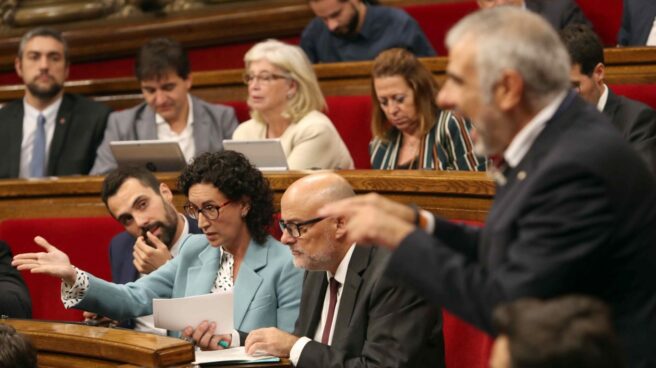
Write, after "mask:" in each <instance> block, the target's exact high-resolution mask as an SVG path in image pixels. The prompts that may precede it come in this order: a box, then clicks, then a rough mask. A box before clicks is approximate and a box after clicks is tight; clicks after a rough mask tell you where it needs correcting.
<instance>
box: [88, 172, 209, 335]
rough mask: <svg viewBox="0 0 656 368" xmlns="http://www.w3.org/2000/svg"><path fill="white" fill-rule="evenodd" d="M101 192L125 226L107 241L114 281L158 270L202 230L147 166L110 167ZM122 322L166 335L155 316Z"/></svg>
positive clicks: (112, 211) (136, 328) (125, 325)
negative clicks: (175, 202) (186, 239)
mask: <svg viewBox="0 0 656 368" xmlns="http://www.w3.org/2000/svg"><path fill="white" fill-rule="evenodd" d="M101 196H102V201H103V203H105V206H106V207H107V210H108V211H109V213H110V214H111V215H112V216H113V217H114V218H115V219H116V220H117V221H118V222H120V223H121V225H123V227H124V228H125V231H124V232H122V233H120V234H118V235H116V236H114V238H112V240H111V242H110V245H109V258H110V262H111V267H112V282H114V283H117V284H126V283H128V282H132V281H136V280H137V279H139V277H141V276H143V275H146V274H149V273H151V272H152V271H154V270H156V269H158V268H159V267H161V266H162V265H164V264H165V263H166V262H167V261H168V260H169V259H171V258H173V257H175V256H176V255H177V254H178V252H179V251H180V245H181V244H182V240H183V239H184V238H185V237H186V235H187V234H200V233H201V231H200V229H199V228H198V222H197V221H196V220H194V219H191V218H188V217H186V216H183V215H182V214H181V213H179V212H178V211H177V210H176V209H175V206H174V205H173V193H172V192H171V189H169V187H168V186H167V185H166V184H164V183H160V182H159V181H158V180H157V178H156V177H155V176H154V175H153V174H152V173H151V172H150V171H148V170H147V169H145V168H140V167H131V168H125V169H116V170H114V171H112V172H110V173H109V174H108V175H107V177H106V178H105V181H104V182H103V186H102V193H101ZM85 316H87V317H92V315H90V314H85ZM123 327H130V328H134V329H135V330H137V331H143V332H151V333H157V334H160V335H166V330H164V329H157V328H155V327H154V326H153V320H152V316H143V317H138V318H136V319H134V320H132V321H124V323H123Z"/></svg>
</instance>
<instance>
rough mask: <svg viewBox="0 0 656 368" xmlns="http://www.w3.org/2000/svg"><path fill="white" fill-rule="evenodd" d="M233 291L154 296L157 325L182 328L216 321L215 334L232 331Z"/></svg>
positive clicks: (173, 328)
mask: <svg viewBox="0 0 656 368" xmlns="http://www.w3.org/2000/svg"><path fill="white" fill-rule="evenodd" d="M232 300H233V294H232V291H225V292H217V293H212V294H205V295H198V296H188V297H184V298H174V299H153V319H154V321H155V327H159V328H165V329H167V330H171V331H180V330H182V329H184V328H185V327H187V326H191V327H194V328H196V326H198V325H199V324H200V323H201V322H203V321H208V322H215V323H216V331H214V334H216V335H221V334H229V333H231V332H232V329H233V322H232Z"/></svg>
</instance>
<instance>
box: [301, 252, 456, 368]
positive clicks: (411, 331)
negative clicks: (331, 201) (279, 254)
mask: <svg viewBox="0 0 656 368" xmlns="http://www.w3.org/2000/svg"><path fill="white" fill-rule="evenodd" d="M388 258H389V252H387V251H385V250H383V249H376V248H363V247H356V248H355V250H354V251H353V255H352V257H351V261H350V263H349V266H348V271H347V274H346V280H345V282H344V284H345V285H343V286H342V288H343V291H342V297H341V300H340V304H339V310H338V313H337V316H336V322H335V323H336V325H335V328H334V332H333V340H332V345H331V346H328V345H324V344H321V343H319V342H316V341H311V342H309V343H308V344H307V345H305V348H304V349H303V353H302V354H301V357H300V359H299V362H298V365H297V367H299V368H302V367H311V368H314V367H443V366H444V349H443V341H442V322H441V313H440V310H439V308H436V307H431V306H429V305H428V304H427V303H426V301H425V300H424V299H422V298H420V297H418V296H417V295H416V294H415V293H414V292H412V291H409V290H408V289H405V288H402V287H399V286H398V285H396V284H394V283H393V282H392V280H391V279H388V278H385V277H383V271H384V269H385V266H386V264H387V260H388ZM327 285H328V281H327V279H326V273H325V272H323V271H309V272H307V273H306V275H305V281H304V283H303V294H302V296H301V308H300V312H299V317H298V320H297V321H296V328H295V330H294V334H295V335H297V336H307V337H309V338H310V339H312V338H313V337H314V334H315V332H316V329H317V325H318V324H319V321H320V319H321V309H322V308H323V300H324V295H325V292H326V287H327Z"/></svg>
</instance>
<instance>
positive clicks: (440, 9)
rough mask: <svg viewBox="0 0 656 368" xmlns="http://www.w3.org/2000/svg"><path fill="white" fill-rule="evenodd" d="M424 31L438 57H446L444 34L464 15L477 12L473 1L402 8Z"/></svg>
mask: <svg viewBox="0 0 656 368" xmlns="http://www.w3.org/2000/svg"><path fill="white" fill-rule="evenodd" d="M403 9H405V11H407V12H408V14H410V15H411V16H412V17H413V18H415V20H417V23H419V26H420V27H421V29H422V30H423V31H424V34H425V35H426V37H428V40H429V41H430V43H431V44H432V45H433V48H434V49H435V51H436V52H437V54H438V55H439V56H446V55H447V51H446V47H445V46H444V37H445V36H446V33H447V32H448V31H449V29H451V27H453V25H455V24H456V23H457V22H458V21H459V20H460V19H462V18H463V17H464V16H465V15H467V14H469V13H471V12H473V11H476V10H478V5H477V4H476V2H475V1H463V2H453V3H438V4H419V5H409V6H405V7H403Z"/></svg>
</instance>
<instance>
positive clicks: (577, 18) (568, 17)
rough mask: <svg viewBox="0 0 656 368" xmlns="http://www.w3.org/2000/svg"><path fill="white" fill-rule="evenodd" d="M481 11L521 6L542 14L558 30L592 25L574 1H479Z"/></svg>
mask: <svg viewBox="0 0 656 368" xmlns="http://www.w3.org/2000/svg"><path fill="white" fill-rule="evenodd" d="M477 2H478V6H479V7H480V8H481V9H487V8H493V7H495V6H499V5H512V6H519V7H522V8H524V9H527V10H530V11H532V12H534V13H537V14H540V15H541V16H542V17H543V18H544V19H546V20H547V22H549V23H550V24H551V25H552V26H553V27H554V28H555V29H556V30H560V29H563V28H565V27H567V26H568V25H570V24H585V25H588V26H589V25H590V21H589V20H588V18H586V17H585V14H583V12H582V11H581V8H580V7H579V5H578V4H577V3H576V1H574V0H477Z"/></svg>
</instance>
